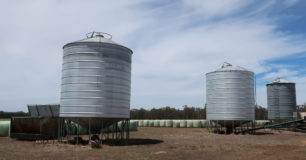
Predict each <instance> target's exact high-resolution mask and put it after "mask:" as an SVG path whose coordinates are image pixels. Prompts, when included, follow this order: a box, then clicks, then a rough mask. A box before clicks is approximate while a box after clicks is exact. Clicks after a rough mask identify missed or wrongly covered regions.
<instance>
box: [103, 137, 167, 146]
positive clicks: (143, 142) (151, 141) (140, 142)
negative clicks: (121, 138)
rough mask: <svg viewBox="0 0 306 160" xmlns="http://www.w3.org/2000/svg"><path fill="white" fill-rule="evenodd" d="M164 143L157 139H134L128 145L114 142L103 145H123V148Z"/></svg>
mask: <svg viewBox="0 0 306 160" xmlns="http://www.w3.org/2000/svg"><path fill="white" fill-rule="evenodd" d="M163 142H164V141H162V140H157V139H142V138H132V139H129V140H128V141H127V142H126V143H116V142H113V141H112V140H104V141H102V143H103V144H108V145H123V146H126V145H128V146H130V145H151V144H159V143H163Z"/></svg>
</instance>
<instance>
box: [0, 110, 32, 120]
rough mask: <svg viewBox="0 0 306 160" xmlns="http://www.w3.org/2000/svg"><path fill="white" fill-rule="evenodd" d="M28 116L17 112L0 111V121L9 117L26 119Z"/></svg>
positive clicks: (25, 113) (26, 113)
mask: <svg viewBox="0 0 306 160" xmlns="http://www.w3.org/2000/svg"><path fill="white" fill-rule="evenodd" d="M26 116H29V113H28V112H23V111H18V112H5V111H0V119H4V118H5V119H10V118H11V117H26Z"/></svg>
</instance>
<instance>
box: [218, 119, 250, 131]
mask: <svg viewBox="0 0 306 160" xmlns="http://www.w3.org/2000/svg"><path fill="white" fill-rule="evenodd" d="M212 122H213V124H214V126H213V127H215V128H216V130H217V131H216V132H217V133H219V130H220V128H222V127H224V128H225V129H226V131H225V133H226V134H231V133H234V132H235V130H239V131H241V130H243V129H244V128H245V126H243V125H245V124H248V123H250V122H252V121H250V120H241V121H237V120H212ZM216 124H218V125H219V126H218V125H216ZM246 126H248V125H246Z"/></svg>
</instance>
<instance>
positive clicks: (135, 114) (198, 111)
mask: <svg viewBox="0 0 306 160" xmlns="http://www.w3.org/2000/svg"><path fill="white" fill-rule="evenodd" d="M297 111H298V112H306V105H301V106H298V107H297ZM130 113H131V119H206V107H189V106H187V105H185V106H183V109H177V108H173V107H169V106H167V107H162V108H153V109H144V108H140V109H132V110H131V111H130ZM25 116H29V113H28V112H23V111H18V112H5V111H0V118H11V117H25ZM255 119H256V120H265V119H268V110H267V109H266V108H263V107H261V106H257V107H255Z"/></svg>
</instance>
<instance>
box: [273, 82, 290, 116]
mask: <svg viewBox="0 0 306 160" xmlns="http://www.w3.org/2000/svg"><path fill="white" fill-rule="evenodd" d="M281 82H282V81H280V82H278V83H276V82H275V81H274V83H270V84H267V102H268V119H271V120H277V119H292V118H295V117H293V113H294V112H296V92H295V83H289V82H286V83H281Z"/></svg>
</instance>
